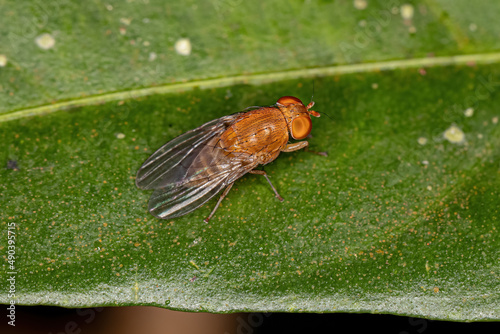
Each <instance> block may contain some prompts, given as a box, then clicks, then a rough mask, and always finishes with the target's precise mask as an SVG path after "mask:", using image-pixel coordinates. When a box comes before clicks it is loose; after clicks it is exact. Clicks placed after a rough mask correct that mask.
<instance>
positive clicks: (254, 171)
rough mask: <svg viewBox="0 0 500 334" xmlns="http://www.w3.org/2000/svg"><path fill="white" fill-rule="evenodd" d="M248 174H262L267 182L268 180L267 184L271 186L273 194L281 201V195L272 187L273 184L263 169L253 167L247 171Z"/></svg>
mask: <svg viewBox="0 0 500 334" xmlns="http://www.w3.org/2000/svg"><path fill="white" fill-rule="evenodd" d="M249 173H250V174H257V175H263V176H264V177H265V178H266V180H267V182H269V185H270V186H271V188H273V191H274V194H275V195H276V197H277V198H278V199H279V200H280V201H281V202H283V197H281V196H280V194H278V191H277V190H276V188H274V186H273V184H272V183H271V180H269V177H268V176H267V173H266V172H264V171H263V170H257V169H253V170H251V171H250V172H249Z"/></svg>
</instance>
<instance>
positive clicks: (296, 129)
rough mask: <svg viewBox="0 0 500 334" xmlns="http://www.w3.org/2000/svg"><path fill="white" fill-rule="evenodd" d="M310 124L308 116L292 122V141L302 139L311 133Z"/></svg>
mask: <svg viewBox="0 0 500 334" xmlns="http://www.w3.org/2000/svg"><path fill="white" fill-rule="evenodd" d="M311 130H312V122H311V118H310V117H309V116H300V117H297V118H296V119H294V120H293V121H292V137H293V139H304V138H305V137H307V136H308V135H309V133H311Z"/></svg>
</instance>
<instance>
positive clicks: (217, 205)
mask: <svg viewBox="0 0 500 334" xmlns="http://www.w3.org/2000/svg"><path fill="white" fill-rule="evenodd" d="M233 184H234V182H233V183H231V184H230V185H228V186H227V188H226V189H224V192H223V193H222V195H220V197H219V200H218V201H217V204H216V205H215V208H214V209H213V210H212V212H210V215H209V216H208V217H207V218H205V219H204V220H205V223H208V221H209V220H210V218H212V216H213V215H214V213H215V211H217V208H218V207H219V205H220V203H221V202H222V200H223V199H224V197H226V195H227V193H228V192H229V190H231V188H232V187H233Z"/></svg>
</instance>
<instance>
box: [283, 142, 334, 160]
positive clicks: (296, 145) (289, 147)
mask: <svg viewBox="0 0 500 334" xmlns="http://www.w3.org/2000/svg"><path fill="white" fill-rule="evenodd" d="M302 148H303V149H304V151H305V152H311V153H314V154H317V155H321V156H324V157H326V156H328V154H327V153H326V152H317V151H312V150H310V149H309V143H308V142H307V141H305V140H304V141H299V142H297V143H290V144H286V146H285V147H284V148H283V149H282V150H281V151H282V152H293V151H297V150H300V149H302Z"/></svg>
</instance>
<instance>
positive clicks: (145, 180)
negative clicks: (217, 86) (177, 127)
mask: <svg viewBox="0 0 500 334" xmlns="http://www.w3.org/2000/svg"><path fill="white" fill-rule="evenodd" d="M239 115H241V113H237V114H233V115H228V116H224V117H222V118H219V119H215V120H213V121H210V122H208V123H205V124H203V125H202V126H200V127H198V128H196V129H194V130H191V131H188V132H186V133H184V134H182V135H180V136H178V137H176V138H174V139H172V140H171V141H169V142H168V143H166V144H165V145H163V146H162V147H160V148H159V149H158V150H157V151H156V152H155V153H153V154H152V155H151V156H150V157H149V158H148V159H147V160H146V161H145V162H144V164H143V165H142V166H141V168H139V171H138V172H137V177H136V180H135V184H136V185H137V187H139V188H141V189H157V188H163V187H166V186H168V185H170V184H176V183H179V182H182V181H183V180H185V179H187V178H189V177H190V176H192V175H194V174H196V172H198V171H199V169H203V168H205V167H206V166H207V165H210V164H213V161H204V162H205V164H204V166H200V161H199V159H198V163H196V164H193V162H194V161H195V160H196V158H197V157H199V154H200V152H201V151H202V150H203V149H205V148H206V146H207V145H208V143H211V142H212V139H213V138H216V137H219V136H220V135H221V134H222V133H223V132H224V131H225V130H226V129H227V127H228V126H229V125H231V124H232V122H233V121H234V120H235V119H236V118H237V117H238V116H239Z"/></svg>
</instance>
